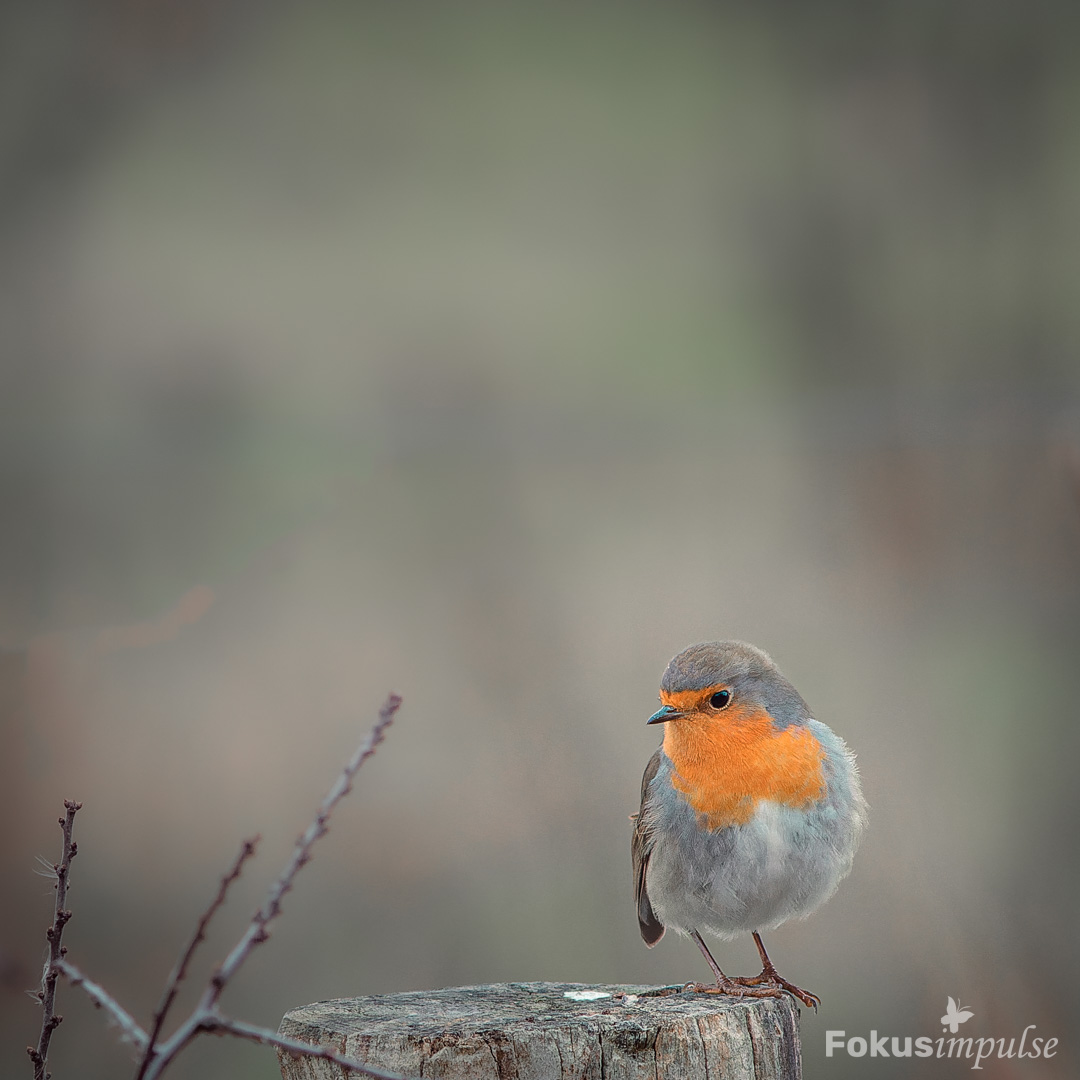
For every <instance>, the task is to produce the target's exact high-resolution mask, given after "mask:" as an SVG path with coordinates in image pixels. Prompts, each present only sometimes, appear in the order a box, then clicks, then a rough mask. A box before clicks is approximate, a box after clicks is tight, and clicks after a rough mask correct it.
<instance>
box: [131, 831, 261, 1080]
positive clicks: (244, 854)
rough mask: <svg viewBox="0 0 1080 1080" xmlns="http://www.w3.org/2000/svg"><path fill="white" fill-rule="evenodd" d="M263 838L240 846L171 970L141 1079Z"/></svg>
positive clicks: (147, 1043) (147, 1044)
mask: <svg viewBox="0 0 1080 1080" xmlns="http://www.w3.org/2000/svg"><path fill="white" fill-rule="evenodd" d="M259 839H260V838H259V837H258V836H254V837H252V838H251V839H250V840H245V841H244V842H243V844H241V845H240V851H239V853H238V854H237V856H236V858H235V859H234V860H233V864H232V866H230V867H229V871H228V873H227V874H225V876H224V877H223V878H222V879H221V881H220V883H219V884H218V891H217V893H216V894H215V896H214V898H213V900H211V901H210V903H209V905H208V906H207V908H206V910H205V911H203V913H202V915H200V916H199V923H198V925H197V926H196V927H195V932H194V933H193V934H192V935H191V938H190V939H189V940H188V943H187V945H186V946H185V947H184V951H183V952H182V953H181V954H180V957H179V959H178V960H177V961H176V965H175V967H174V968H173V969H172V971H170V972H169V977H168V979H167V980H166V981H165V989H164V991H163V992H162V995H161V1003H160V1004H159V1005H158V1007H157V1011H156V1012H155V1013H154V1022H153V1026H152V1027H151V1029H150V1035H149V1038H144V1041H143V1046H142V1050H143V1056H142V1058H141V1059H140V1061H139V1069H138V1072H137V1073H136V1077H137V1078H139V1080H141V1078H142V1077H143V1076H144V1075H145V1073H146V1070H147V1068H148V1067H149V1065H150V1062H151V1060H152V1059H153V1056H154V1050H155V1048H156V1046H157V1041H158V1036H159V1035H161V1029H162V1027H163V1026H164V1024H165V1017H166V1016H167V1015H168V1012H169V1009H170V1008H171V1007H172V1003H173V1002H174V1001H175V1000H176V994H177V992H178V991H179V989H180V984H181V983H182V982H183V981H184V976H185V975H187V969H188V965H189V964H190V963H191V958H192V956H194V955H195V950H196V949H197V948H198V947H199V944H200V942H202V941H203V940H204V939H205V938H206V928H207V927H208V926H209V925H210V920H211V919H212V918H213V917H214V916H215V915H216V914H217V912H218V909H219V908H220V907H221V905H222V904H224V903H225V895H226V893H228V891H229V886H230V885H231V884H232V883H233V882H234V881H235V880H236V879H237V878H238V877H239V876H240V872H241V871H242V870H243V868H244V863H245V862H247V860H248V859H250V858H251V857H252V855H254V854H255V847H256V845H257V844H258V842H259Z"/></svg>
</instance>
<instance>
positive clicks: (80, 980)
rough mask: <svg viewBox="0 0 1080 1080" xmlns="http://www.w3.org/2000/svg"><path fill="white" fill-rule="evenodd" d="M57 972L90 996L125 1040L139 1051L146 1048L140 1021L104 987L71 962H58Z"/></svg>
mask: <svg viewBox="0 0 1080 1080" xmlns="http://www.w3.org/2000/svg"><path fill="white" fill-rule="evenodd" d="M56 967H57V970H58V971H60V972H61V973H62V974H63V975H64V977H65V978H66V979H67V980H68V982H70V983H71V985H72V986H81V987H82V988H83V990H85V991H86V993H87V994H88V995H89V996H90V999H91V1000H92V1001H93V1003H94V1004H95V1005H96V1006H97V1007H98V1008H99V1009H104V1010H105V1011H106V1012H107V1013H108V1014H109V1017H110V1019H111V1020H112V1021H113V1022H114V1023H115V1024H116V1026H117V1027H118V1028H119V1029H120V1031H121V1032H122V1033H123V1036H124V1039H125V1040H126V1041H127V1042H129V1043H131V1044H132V1045H133V1046H134V1047H135V1048H136V1049H137V1050H143V1049H145V1048H146V1046H147V1043H148V1042H149V1039H148V1037H147V1034H146V1032H145V1031H143V1029H142V1028H141V1027H139V1024H138V1021H136V1019H135V1018H134V1017H133V1016H132V1015H131V1013H129V1012H128V1011H127V1009H125V1008H124V1006H123V1005H121V1004H120V1003H119V1002H118V1001H117V1000H116V998H114V997H113V996H112V995H111V994H110V993H109V992H108V990H106V989H105V988H104V987H103V986H99V985H98V984H97V983H96V982H94V981H93V979H88V978H87V977H86V976H85V975H84V974H83V973H82V972H81V971H80V970H79V969H78V968H77V967H76V966H75V965H74V964H73V963H71V961H69V960H58V961H57V962H56Z"/></svg>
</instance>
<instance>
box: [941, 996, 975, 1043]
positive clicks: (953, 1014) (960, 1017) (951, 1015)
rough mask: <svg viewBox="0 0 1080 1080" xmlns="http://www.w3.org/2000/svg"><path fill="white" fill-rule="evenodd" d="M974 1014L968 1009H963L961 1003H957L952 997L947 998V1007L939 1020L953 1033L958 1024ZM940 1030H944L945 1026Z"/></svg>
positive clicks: (957, 1029) (958, 1028)
mask: <svg viewBox="0 0 1080 1080" xmlns="http://www.w3.org/2000/svg"><path fill="white" fill-rule="evenodd" d="M974 1015H975V1014H974V1013H973V1012H972V1011H971V1010H970V1009H965V1008H964V1006H963V1005H957V1004H956V1002H955V1001H954V1000H953V999H952V998H949V1007H948V1008H947V1009H946V1010H945V1015H944V1016H943V1017H942V1018H941V1022H942V1024H944V1025H946V1027H948V1029H949V1030H950V1031H951V1032H952V1033H953V1034H954V1035H955V1034H956V1033H957V1032H958V1031H959V1030H960V1025H961V1024H962V1023H964V1021H966V1020H970V1019H971V1018H972V1017H973V1016H974ZM941 1030H942V1031H944V1030H945V1028H944V1027H943V1028H942V1029H941Z"/></svg>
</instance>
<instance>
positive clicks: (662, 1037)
mask: <svg viewBox="0 0 1080 1080" xmlns="http://www.w3.org/2000/svg"><path fill="white" fill-rule="evenodd" d="M279 1034H281V1035H285V1036H288V1037H290V1038H293V1039H299V1040H301V1041H303V1042H308V1043H312V1044H324V1045H331V1046H334V1047H335V1048H336V1049H338V1050H339V1051H341V1052H343V1053H345V1054H347V1055H348V1056H349V1057H352V1058H355V1059H357V1060H359V1061H361V1062H363V1063H365V1064H368V1065H375V1066H379V1067H381V1068H384V1069H390V1070H393V1071H396V1072H400V1073H404V1074H406V1075H408V1076H413V1077H419V1076H423V1077H441V1078H445V1080H622V1078H630V1077H633V1078H639V1077H640V1078H648V1080H697V1078H701V1080H705V1078H708V1080H735V1078H738V1080H800V1078H801V1076H802V1052H801V1047H800V1044H799V1010H798V1008H797V1007H796V1005H795V1003H794V1002H793V1001H792V1000H791V999H790V998H789V997H787V996H784V997H782V998H730V997H722V996H719V995H710V994H696V993H684V992H679V990H678V988H677V987H648V986H583V985H581V984H577V983H501V984H495V985H490V986H464V987H456V988H454V989H449V990H431V991H412V992H410V993H405V994H390V995H387V996H384V997H382V996H380V997H360V998H343V999H340V1000H337V1001H320V1002H317V1003H316V1004H314V1005H305V1006H303V1007H302V1008H299V1009H293V1010H292V1011H291V1012H288V1013H286V1014H285V1018H284V1019H283V1020H282V1022H281V1028H280V1030H279ZM278 1056H279V1059H280V1062H281V1075H282V1076H283V1077H284V1080H319V1078H323V1077H326V1078H328V1080H329V1078H331V1077H332V1078H333V1080H340V1078H341V1076H342V1071H341V1068H340V1066H338V1065H335V1064H333V1063H331V1062H328V1061H321V1060H316V1059H312V1058H308V1059H294V1058H292V1057H290V1056H289V1055H288V1054H287V1053H284V1052H282V1051H279V1052H278Z"/></svg>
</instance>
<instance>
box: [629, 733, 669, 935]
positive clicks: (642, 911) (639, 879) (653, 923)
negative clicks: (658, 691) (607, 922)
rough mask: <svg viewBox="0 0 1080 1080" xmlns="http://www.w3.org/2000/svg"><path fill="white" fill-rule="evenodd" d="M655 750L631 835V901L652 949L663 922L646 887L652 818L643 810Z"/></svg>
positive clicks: (657, 761)
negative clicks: (635, 907)
mask: <svg viewBox="0 0 1080 1080" xmlns="http://www.w3.org/2000/svg"><path fill="white" fill-rule="evenodd" d="M662 753H663V750H657V751H656V753H655V754H653V756H652V757H651V758H649V764H648V765H646V766H645V775H644V776H643V777H642V778H641V810H640V811H639V812H638V813H637V814H635V815H634V835H633V836H632V837H631V839H630V858H631V860H632V861H633V864H634V902H635V903H636V904H637V917H638V927H639V928H640V930H641V937H642V940H643V941H644V942H645V944H646V945H648V946H649V948H650V949H651V948H652V947H653V946H654V945H655V944H656V943H657V942H658V941H659V940H660V939H661V938H662V937H663V936H664V924H663V923H662V922H661V921H660V920H659V919H658V918H657V917H656V913H655V912H654V911H653V909H652V904H650V903H649V893H648V891H647V889H646V888H645V876H646V873H647V871H648V869H649V855H650V853H651V852H652V847H653V835H652V830H651V828H650V825H651V822H650V821H649V816H648V814H647V813H646V806H645V802H646V798H647V796H648V792H649V785H650V784H651V783H652V781H653V778H654V777H655V776H656V772H657V770H658V769H659V768H660V755H661V754H662Z"/></svg>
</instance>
